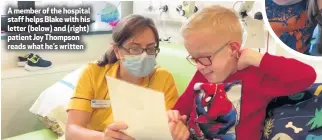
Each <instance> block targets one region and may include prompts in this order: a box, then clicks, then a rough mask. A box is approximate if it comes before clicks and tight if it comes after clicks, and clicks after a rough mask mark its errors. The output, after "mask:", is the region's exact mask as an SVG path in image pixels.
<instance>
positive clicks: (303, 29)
mask: <svg viewBox="0 0 322 140" xmlns="http://www.w3.org/2000/svg"><path fill="white" fill-rule="evenodd" d="M265 5H266V14H267V18H268V21H269V22H270V25H271V27H272V29H273V31H274V32H275V34H276V35H277V36H278V37H279V38H280V39H281V40H282V41H283V42H284V43H285V44H286V45H287V46H289V47H290V48H292V49H294V50H296V51H298V52H301V53H308V51H309V49H308V47H309V45H308V44H309V42H310V39H311V38H312V34H313V31H314V28H315V26H314V25H313V24H310V23H309V20H308V16H307V11H306V8H307V0H303V1H301V2H298V3H296V4H292V5H278V4H276V3H275V2H273V0H266V1H265Z"/></svg>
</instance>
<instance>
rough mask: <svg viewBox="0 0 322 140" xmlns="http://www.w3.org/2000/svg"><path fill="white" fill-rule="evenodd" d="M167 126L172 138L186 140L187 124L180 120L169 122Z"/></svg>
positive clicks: (188, 133)
mask: <svg viewBox="0 0 322 140" xmlns="http://www.w3.org/2000/svg"><path fill="white" fill-rule="evenodd" d="M169 128H170V131H171V135H172V138H173V139H174V140H188V139H189V136H190V132H189V130H188V128H187V126H186V125H185V124H184V123H183V122H182V121H178V122H173V121H172V122H169Z"/></svg>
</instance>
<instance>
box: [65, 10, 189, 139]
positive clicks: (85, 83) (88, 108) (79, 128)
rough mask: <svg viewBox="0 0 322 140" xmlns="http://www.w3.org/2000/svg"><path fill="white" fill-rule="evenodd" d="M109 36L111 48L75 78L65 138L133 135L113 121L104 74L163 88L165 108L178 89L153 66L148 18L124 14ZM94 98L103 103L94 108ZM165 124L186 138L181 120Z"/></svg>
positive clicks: (153, 37)
mask: <svg viewBox="0 0 322 140" xmlns="http://www.w3.org/2000/svg"><path fill="white" fill-rule="evenodd" d="M112 38H113V43H112V46H113V49H111V51H110V52H108V53H107V54H106V55H105V56H104V57H103V59H102V60H101V61H99V62H97V63H89V64H88V65H87V67H86V68H85V70H84V71H83V73H82V75H81V77H80V79H79V81H78V84H77V86H76V88H75V91H74V95H73V97H72V98H71V100H70V104H69V108H68V122H67V126H66V139H68V140H89V139H95V140H96V139H97V140H103V139H104V140H114V139H115V140H116V139H117V140H119V139H122V140H123V139H124V140H132V139H133V138H131V137H130V136H127V135H126V134H124V133H122V132H121V131H120V130H124V129H126V128H127V126H126V124H123V123H122V122H113V114H112V109H111V107H110V106H109V103H108V101H109V98H110V97H109V94H108V89H107V84H108V81H106V79H105V76H106V75H107V76H111V77H115V78H118V79H121V80H124V81H127V82H130V83H133V84H137V85H140V86H143V87H147V88H150V89H154V90H157V91H161V92H163V93H164V96H165V102H166V108H167V109H170V108H172V107H173V106H174V104H175V103H176V101H177V98H178V91H177V89H176V86H175V83H174V79H173V77H172V75H171V74H170V73H169V72H168V71H166V70H165V69H162V68H158V67H156V60H155V57H156V55H157V54H158V52H159V50H160V49H159V42H158V40H159V36H158V32H157V29H156V27H155V25H154V23H153V21H152V20H151V19H149V18H145V17H143V16H139V15H130V16H127V17H125V18H123V19H122V20H121V21H120V22H119V23H118V25H117V26H116V27H115V29H114V30H113V35H112ZM128 94H131V91H129V93H128ZM94 100H101V101H102V102H104V103H106V106H105V107H103V108H97V106H95V103H93V102H92V101H94ZM169 128H170V130H171V133H172V136H173V138H174V139H177V140H181V139H182V140H183V139H185V140H186V139H188V137H187V135H188V134H189V132H188V130H187V128H186V126H185V125H184V124H183V123H182V122H181V121H179V122H178V123H175V124H174V123H173V122H169ZM151 138H153V136H151Z"/></svg>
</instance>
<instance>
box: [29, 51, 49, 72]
mask: <svg viewBox="0 0 322 140" xmlns="http://www.w3.org/2000/svg"><path fill="white" fill-rule="evenodd" d="M51 65H52V63H51V62H50V61H48V60H44V59H42V58H41V57H40V56H38V55H34V56H32V57H31V58H28V61H27V63H26V65H25V69H26V70H28V71H36V70H43V69H48V68H50V67H51Z"/></svg>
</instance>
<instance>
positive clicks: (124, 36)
mask: <svg viewBox="0 0 322 140" xmlns="http://www.w3.org/2000/svg"><path fill="white" fill-rule="evenodd" d="M145 28H150V29H151V30H152V32H153V34H154V38H155V42H156V43H157V45H156V47H158V48H159V34H158V30H157V28H156V26H155V24H154V22H153V20H152V19H151V18H147V17H144V16H141V15H135V14H132V15H129V16H126V17H124V18H123V19H121V20H120V21H119V22H118V23H117V25H116V27H115V28H114V29H113V33H112V38H113V42H114V44H115V45H116V46H117V47H121V46H122V45H123V43H124V42H125V41H126V40H128V39H129V38H131V37H133V36H134V35H136V34H137V33H139V32H143V30H144V29H145ZM115 62H117V58H116V55H115V52H114V50H113V47H111V48H109V50H108V51H107V52H106V53H105V54H104V55H103V57H102V58H101V60H99V61H98V63H97V64H98V65H99V66H105V65H107V64H114V63H115Z"/></svg>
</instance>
